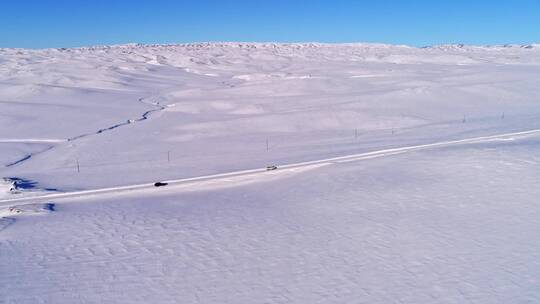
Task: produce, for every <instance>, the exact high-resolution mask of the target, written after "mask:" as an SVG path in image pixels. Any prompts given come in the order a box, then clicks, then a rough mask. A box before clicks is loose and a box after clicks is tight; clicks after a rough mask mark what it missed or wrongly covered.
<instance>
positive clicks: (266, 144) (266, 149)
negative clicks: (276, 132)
mask: <svg viewBox="0 0 540 304" xmlns="http://www.w3.org/2000/svg"><path fill="white" fill-rule="evenodd" d="M266 151H268V137H267V138H266Z"/></svg>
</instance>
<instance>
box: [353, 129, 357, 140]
mask: <svg viewBox="0 0 540 304" xmlns="http://www.w3.org/2000/svg"><path fill="white" fill-rule="evenodd" d="M354 139H358V129H354Z"/></svg>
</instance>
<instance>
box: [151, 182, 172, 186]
mask: <svg viewBox="0 0 540 304" xmlns="http://www.w3.org/2000/svg"><path fill="white" fill-rule="evenodd" d="M168 184H169V183H164V182H157V183H155V184H154V187H163V186H167V185H168Z"/></svg>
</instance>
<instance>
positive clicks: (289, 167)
mask: <svg viewBox="0 0 540 304" xmlns="http://www.w3.org/2000/svg"><path fill="white" fill-rule="evenodd" d="M535 134H540V129H533V130H527V131H521V132H512V133H503V134H496V135H490V136H480V137H473V138H466V139H458V140H450V141H442V142H436V143H431V144H422V145H415V146H405V147H401V148H391V149H384V150H377V151H371V152H365V153H358V154H351V155H345V156H338V157H332V158H325V159H319V160H313V161H306V162H299V163H292V164H285V165H278V169H277V170H276V171H267V170H266V169H265V168H257V169H249V170H242V171H234V172H228V173H219V174H212V175H204V176H198V177H191V178H182V179H176V180H168V181H164V182H166V183H168V184H169V186H168V187H170V186H178V185H182V184H189V185H192V186H196V185H197V183H202V184H204V183H206V184H209V183H208V182H212V183H213V184H214V185H216V184H219V183H220V182H224V183H227V184H230V183H234V182H235V179H234V178H239V180H243V181H245V180H246V179H245V178H246V177H253V178H255V177H260V176H268V175H270V176H276V175H279V174H280V173H282V172H284V173H287V172H288V173H290V172H293V173H294V172H295V171H297V170H298V169H310V168H311V167H319V166H324V165H332V164H339V163H347V162H354V161H360V160H366V159H372V158H378V157H385V156H392V155H396V154H402V153H407V152H413V151H420V150H428V149H436V148H441V147H449V146H458V145H466V144H476V143H482V142H490V141H497V140H514V139H516V138H515V137H526V136H529V135H535ZM262 174H266V175H262ZM237 180H238V179H237ZM154 188H155V187H154V183H153V182H152V183H144V184H135V185H128V186H119V187H110V188H102V189H93V190H83V191H74V192H66V193H59V194H49V195H42V196H34V197H21V198H13V199H4V200H0V206H9V205H10V204H11V203H14V202H25V201H36V200H50V199H59V198H76V197H85V196H93V195H101V194H111V193H123V192H127V191H134V190H144V189H154Z"/></svg>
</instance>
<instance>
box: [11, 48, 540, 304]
mask: <svg viewBox="0 0 540 304" xmlns="http://www.w3.org/2000/svg"><path fill="white" fill-rule="evenodd" d="M538 96H540V46H538V45H529V46H518V45H508V46H490V47H482V46H461V45H443V46H435V47H429V48H413V47H407V46H392V45H380V44H341V45H328V44H263V43H242V44H239V43H209V44H189V45H121V46H111V47H93V48H78V49H46V50H25V49H0V130H2V135H1V136H0V164H1V166H2V168H1V169H0V177H2V178H7V179H6V180H3V179H2V180H1V182H0V303H41V302H43V303H96V302H114V303H149V302H151V303H540V244H538V242H536V241H535V240H536V239H537V236H536V235H537V234H538V232H540V221H539V220H538V219H539V218H540V202H539V201H538V197H540V187H538V183H539V182H540V170H539V169H540V157H539V155H540V104H539V100H538ZM287 164H288V165H287ZM267 165H277V166H278V169H277V170H274V171H268V172H266V171H265V169H264V168H265V167H266V166H267ZM197 177H199V178H197ZM17 178H18V179H17ZM158 180H167V181H172V182H171V183H170V184H169V185H168V186H166V187H161V188H154V187H152V185H151V184H152V183H153V182H155V181H158ZM13 183H15V184H16V185H18V187H19V189H16V190H15V191H13V190H12V191H10V190H9V189H10V188H11V187H12V184H13ZM101 188H108V189H107V190H98V191H94V189H101ZM71 192H74V194H73V193H71ZM70 193H71V194H70ZM47 195H48V196H47Z"/></svg>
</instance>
